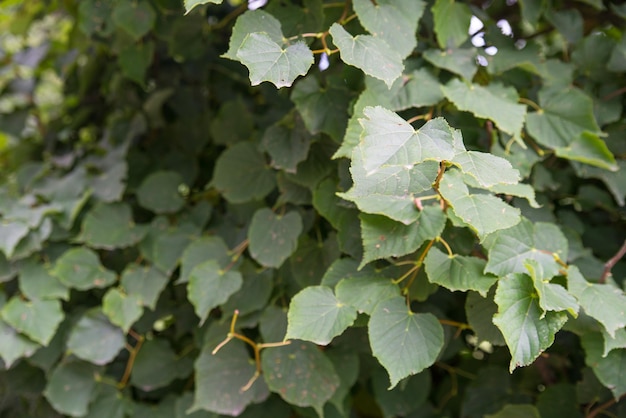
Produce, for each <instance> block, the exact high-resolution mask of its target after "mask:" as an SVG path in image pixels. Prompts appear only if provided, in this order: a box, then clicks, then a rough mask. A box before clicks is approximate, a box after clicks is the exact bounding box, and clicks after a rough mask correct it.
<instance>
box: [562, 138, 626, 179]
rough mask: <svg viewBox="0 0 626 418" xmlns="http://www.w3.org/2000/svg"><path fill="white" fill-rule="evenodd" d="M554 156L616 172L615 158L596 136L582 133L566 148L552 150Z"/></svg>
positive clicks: (604, 143)
mask: <svg viewBox="0 0 626 418" xmlns="http://www.w3.org/2000/svg"><path fill="white" fill-rule="evenodd" d="M554 152H555V154H556V155H557V156H558V157H561V158H567V159H568V160H573V161H580V162H581V163H585V164H590V165H594V166H596V167H600V168H602V169H605V170H611V171H616V170H617V169H618V166H617V165H616V161H615V157H614V156H613V154H612V153H611V151H610V150H609V148H608V147H607V145H606V142H604V140H602V139H600V137H599V136H598V135H595V134H592V133H589V132H583V133H581V134H580V136H579V137H578V138H576V139H574V140H573V141H572V142H571V143H570V144H569V145H567V146H566V147H559V148H555V149H554Z"/></svg>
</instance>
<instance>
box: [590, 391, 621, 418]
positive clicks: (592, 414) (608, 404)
mask: <svg viewBox="0 0 626 418" xmlns="http://www.w3.org/2000/svg"><path fill="white" fill-rule="evenodd" d="M624 396H626V395H622V396H620V397H619V399H615V398H612V399H610V400H608V401H606V402H605V403H603V404H602V405H600V406H598V407H597V408H594V409H593V411H591V412H589V413H588V414H587V415H586V416H585V418H594V417H595V416H596V415H598V414H601V413H602V412H604V410H605V409H607V408H610V407H611V406H613V405H614V404H616V403H617V402H619V401H621V400H622V399H623V398H624Z"/></svg>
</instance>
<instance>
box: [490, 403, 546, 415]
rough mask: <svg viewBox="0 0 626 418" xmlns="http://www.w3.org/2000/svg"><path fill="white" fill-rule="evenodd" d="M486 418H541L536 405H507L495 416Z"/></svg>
mask: <svg viewBox="0 0 626 418" xmlns="http://www.w3.org/2000/svg"><path fill="white" fill-rule="evenodd" d="M485 418H541V415H539V411H537V408H535V406H534V405H507V406H505V407H504V408H502V409H501V410H499V411H498V412H497V413H495V414H493V415H485Z"/></svg>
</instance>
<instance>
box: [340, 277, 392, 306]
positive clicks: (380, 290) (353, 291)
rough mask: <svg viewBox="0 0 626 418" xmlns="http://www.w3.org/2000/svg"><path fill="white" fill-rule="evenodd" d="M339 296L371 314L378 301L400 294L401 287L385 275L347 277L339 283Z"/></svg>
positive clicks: (341, 299) (349, 303) (345, 301)
mask: <svg viewBox="0 0 626 418" xmlns="http://www.w3.org/2000/svg"><path fill="white" fill-rule="evenodd" d="M335 293H336V294H337V298H338V299H339V300H340V301H341V302H342V303H346V304H348V305H350V306H353V307H355V308H356V309H357V310H358V311H359V312H361V313H363V312H364V313H366V314H368V315H371V314H372V312H373V311H374V308H375V307H376V305H377V304H378V302H380V301H383V300H385V299H389V298H393V297H396V296H400V288H399V287H398V285H397V284H395V283H393V280H391V279H387V278H384V277H375V276H364V277H360V276H358V277H347V278H345V279H342V280H341V281H339V283H337V287H336V289H335Z"/></svg>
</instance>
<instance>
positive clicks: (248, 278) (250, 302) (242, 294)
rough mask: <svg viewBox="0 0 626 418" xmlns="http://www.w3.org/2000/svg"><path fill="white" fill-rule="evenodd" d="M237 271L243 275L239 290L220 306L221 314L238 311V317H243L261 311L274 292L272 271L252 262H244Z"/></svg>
mask: <svg viewBox="0 0 626 418" xmlns="http://www.w3.org/2000/svg"><path fill="white" fill-rule="evenodd" d="M239 271H241V274H242V275H243V284H242V285H241V289H239V290H238V291H237V292H236V293H233V295H232V296H231V297H230V298H228V300H227V301H226V303H224V304H223V305H222V307H221V309H222V312H227V313H231V312H234V311H235V310H238V311H239V315H241V316H243V315H247V314H249V313H252V312H257V311H259V310H262V309H263V308H265V307H266V305H267V302H268V300H269V299H270V297H271V296H272V291H273V290H274V270H273V269H266V268H259V267H258V266H257V265H256V264H255V263H253V262H252V261H248V260H246V261H244V263H243V264H242V266H241V268H240V270H239Z"/></svg>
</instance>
